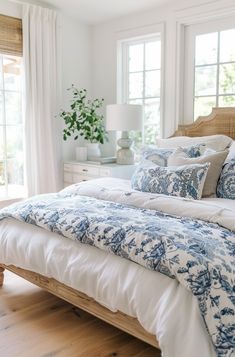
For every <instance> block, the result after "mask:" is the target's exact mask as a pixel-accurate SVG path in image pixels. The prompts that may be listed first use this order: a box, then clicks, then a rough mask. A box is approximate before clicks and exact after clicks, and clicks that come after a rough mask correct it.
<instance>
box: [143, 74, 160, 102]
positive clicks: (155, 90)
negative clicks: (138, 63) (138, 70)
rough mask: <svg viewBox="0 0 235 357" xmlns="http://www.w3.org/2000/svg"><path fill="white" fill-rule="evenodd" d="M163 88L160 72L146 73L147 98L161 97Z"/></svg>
mask: <svg viewBox="0 0 235 357" xmlns="http://www.w3.org/2000/svg"><path fill="white" fill-rule="evenodd" d="M160 87H161V78H160V71H159V70H157V71H148V72H145V96H146V97H159V96H160Z"/></svg>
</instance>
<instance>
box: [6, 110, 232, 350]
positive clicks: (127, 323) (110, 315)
mask: <svg viewBox="0 0 235 357" xmlns="http://www.w3.org/2000/svg"><path fill="white" fill-rule="evenodd" d="M213 134H224V135H227V136H230V137H231V138H232V139H234V140H235V108H214V109H213V110H212V113H211V114H210V115H209V116H205V117H199V118H198V119H197V120H196V121H195V122H194V123H193V124H190V125H180V126H179V128H178V130H177V131H176V132H175V133H174V135H173V136H182V135H186V136H192V137H193V136H206V135H213ZM5 269H7V270H9V271H11V272H13V273H15V274H17V275H19V276H20V277H22V278H24V279H26V280H27V281H29V282H31V283H33V284H35V285H37V286H39V287H41V288H43V289H45V290H47V291H48V292H50V293H52V294H53V295H56V296H58V297H59V298H61V299H63V300H66V301H68V302H69V303H71V304H73V305H75V306H76V307H78V308H81V309H82V310H85V311H87V312H89V313H91V314H92V315H94V316H97V317H98V318H100V319H102V320H104V321H106V322H108V323H110V324H111V325H113V326H115V327H118V328H119V329H121V330H123V331H125V332H127V333H129V334H131V335H133V336H135V337H137V338H139V339H140V340H143V341H145V342H147V343H148V344H150V345H152V346H154V347H157V348H159V344H158V342H157V340H156V337H155V336H154V335H152V334H150V333H148V332H147V331H146V330H144V328H143V327H142V326H141V325H140V323H139V322H138V320H137V319H136V318H133V317H130V316H127V315H125V314H123V313H122V312H116V313H114V312H111V311H110V310H108V309H107V308H105V307H103V306H101V305H100V304H99V303H97V302H96V301H95V300H94V299H91V298H90V297H88V296H87V295H85V294H83V293H81V292H79V291H77V290H75V289H72V288H70V287H68V286H66V285H64V284H62V283H60V282H58V281H57V280H55V279H51V278H46V277H45V276H42V275H40V274H37V273H33V272H31V271H29V270H24V269H21V268H17V267H16V266H13V265H11V266H6V265H4V264H0V286H2V285H3V281H4V270H5Z"/></svg>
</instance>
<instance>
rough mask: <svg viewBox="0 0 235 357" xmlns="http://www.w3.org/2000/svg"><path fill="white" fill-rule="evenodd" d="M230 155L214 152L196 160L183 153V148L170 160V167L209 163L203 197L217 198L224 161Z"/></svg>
mask: <svg viewBox="0 0 235 357" xmlns="http://www.w3.org/2000/svg"><path fill="white" fill-rule="evenodd" d="M227 155H228V150H225V151H220V152H214V153H211V154H208V155H203V156H200V157H196V158H190V157H188V156H187V154H186V153H185V152H184V151H183V149H182V148H178V149H176V150H175V152H174V153H173V154H172V155H171V156H169V158H168V166H181V165H193V164H200V165H203V164H206V163H209V164H210V167H209V170H208V173H207V177H206V181H205V184H204V188H203V192H202V197H211V196H216V187H217V183H218V180H219V177H220V173H221V171H222V167H223V164H224V161H225V159H226V157H227Z"/></svg>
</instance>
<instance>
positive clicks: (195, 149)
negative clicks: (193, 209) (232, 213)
mask: <svg viewBox="0 0 235 357" xmlns="http://www.w3.org/2000/svg"><path fill="white" fill-rule="evenodd" d="M132 188H133V189H135V190H138V191H142V192H151V193H158V194H164V195H171V196H179V197H185V198H190V199H201V198H202V197H216V196H217V197H220V198H229V199H235V142H233V141H232V139H231V138H229V137H227V136H225V135H211V136H204V137H198V138H189V137H186V136H184V137H175V138H170V139H158V140H157V146H150V147H146V148H143V149H142V160H141V163H140V164H139V166H138V168H137V169H136V171H135V173H134V175H133V177H132Z"/></svg>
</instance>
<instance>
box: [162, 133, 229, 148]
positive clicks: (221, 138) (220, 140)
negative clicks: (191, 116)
mask: <svg viewBox="0 0 235 357" xmlns="http://www.w3.org/2000/svg"><path fill="white" fill-rule="evenodd" d="M232 141H233V140H232V139H231V138H230V137H228V136H226V135H209V136H199V137H189V136H176V137H173V138H169V139H157V140H156V144H157V146H158V147H159V148H164V149H172V148H174V149H176V148H177V147H178V146H181V147H182V146H192V145H196V144H205V145H206V147H207V148H210V149H213V150H215V151H222V150H225V149H226V148H229V146H230V145H231V144H232Z"/></svg>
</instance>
